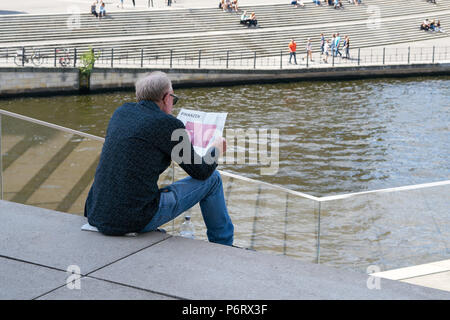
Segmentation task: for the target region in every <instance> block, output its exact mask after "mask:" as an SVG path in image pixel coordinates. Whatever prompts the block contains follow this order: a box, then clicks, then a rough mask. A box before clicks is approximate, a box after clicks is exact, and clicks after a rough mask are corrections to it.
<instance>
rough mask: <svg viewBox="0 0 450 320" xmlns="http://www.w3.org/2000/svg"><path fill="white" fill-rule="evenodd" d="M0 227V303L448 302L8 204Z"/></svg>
mask: <svg viewBox="0 0 450 320" xmlns="http://www.w3.org/2000/svg"><path fill="white" fill-rule="evenodd" d="M0 221H1V223H0V270H1V272H0V288H1V290H0V299H49V300H51V299H64V300H65V299H80V300H84V299H106V300H108V299H152V300H154V299H164V300H170V299H199V300H204V299H213V300H215V299H217V300H230V299H236V300H251V299H261V300H266V299H273V300H297V299H376V300H378V299H389V300H392V299H450V292H446V291H442V290H435V289H430V288H426V287H423V286H416V285H412V284H408V283H402V282H398V281H393V280H389V279H380V280H379V281H378V280H376V279H374V278H369V276H368V275H365V274H361V273H357V272H352V271H345V270H341V269H334V268H330V267H326V266H323V265H317V264H309V263H304V262H301V261H298V260H295V259H292V258H289V257H286V256H279V255H270V254H265V253H261V252H254V251H249V250H244V249H239V248H231V247H226V246H222V245H217V244H212V243H209V242H206V241H202V240H190V239H185V238H181V237H177V236H171V235H168V234H165V233H161V232H152V233H147V234H141V235H139V236H137V237H107V236H104V235H102V234H100V233H97V232H89V231H81V230H80V227H81V226H82V225H83V224H84V223H85V222H86V219H85V218H84V217H81V216H76V215H71V214H66V213H62V212H56V211H51V210H47V209H41V208H37V207H31V206H25V205H21V204H17V203H13V202H7V201H0ZM377 279H378V278H377ZM368 283H369V284H368ZM370 288H371V289H370Z"/></svg>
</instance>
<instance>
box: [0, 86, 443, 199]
mask: <svg viewBox="0 0 450 320" xmlns="http://www.w3.org/2000/svg"><path fill="white" fill-rule="evenodd" d="M176 92H177V94H178V95H179V96H180V98H181V100H180V102H179V103H178V104H177V108H178V110H179V108H181V107H183V108H188V109H189V108H191V109H201V110H204V111H220V112H228V118H227V123H226V128H232V129H239V128H242V129H245V130H248V129H249V128H254V129H259V128H266V129H269V130H270V129H279V132H280V163H279V170H278V173H277V174H276V175H273V176H262V175H260V169H261V167H264V166H263V165H261V164H257V165H250V164H245V165H237V164H233V165H230V164H224V165H223V166H222V169H223V170H226V171H231V172H234V173H238V174H242V175H245V176H247V177H250V178H254V179H258V180H264V181H266V182H269V183H274V184H278V185H283V186H285V187H287V188H290V189H293V190H297V191H301V192H305V193H308V194H312V195H317V196H324V195H332V194H340V193H347V192H357V191H363V190H373V189H379V188H386V187H394V186H401V185H410V184H417V183H424V182H431V181H438V180H445V179H449V176H450V174H449V173H450V170H449V169H450V157H449V155H450V139H449V127H448V124H449V120H450V108H449V106H450V78H448V77H441V78H439V79H432V78H414V79H402V80H392V79H388V80H386V79H378V80H365V81H341V82H316V81H315V82H310V83H308V82H300V83H288V84H272V85H248V86H233V87H225V88H220V87H216V88H194V89H180V90H176ZM133 99H134V94H133V92H118V93H107V94H98V95H86V96H61V97H51V98H24V99H12V100H3V101H0V105H1V108H3V109H6V110H9V111H13V112H17V113H21V114H25V115H28V116H31V117H35V118H38V119H42V120H45V121H49V122H52V123H57V124H59V125H62V126H67V127H70V128H73V129H76V130H80V131H84V132H88V133H91V134H95V135H99V136H104V135H105V131H106V127H107V124H108V121H109V118H110V116H111V115H112V113H113V111H114V110H115V109H116V108H117V107H118V106H120V105H121V104H122V103H123V102H125V101H130V100H133ZM174 113H175V114H176V113H177V109H175V111H174ZM269 149H270V147H269Z"/></svg>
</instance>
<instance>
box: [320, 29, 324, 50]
mask: <svg viewBox="0 0 450 320" xmlns="http://www.w3.org/2000/svg"><path fill="white" fill-rule="evenodd" d="M324 47H325V36H324V35H323V33H321V34H320V54H321V55H323V53H324Z"/></svg>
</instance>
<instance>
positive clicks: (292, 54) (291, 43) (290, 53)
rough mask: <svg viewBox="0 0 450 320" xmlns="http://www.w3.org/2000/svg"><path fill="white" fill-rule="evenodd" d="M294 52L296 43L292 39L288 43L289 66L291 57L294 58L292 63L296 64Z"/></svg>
mask: <svg viewBox="0 0 450 320" xmlns="http://www.w3.org/2000/svg"><path fill="white" fill-rule="evenodd" d="M296 51H297V43H296V42H295V41H294V39H292V40H291V42H289V63H291V64H292V62H291V60H292V57H294V63H295V64H297V57H296Z"/></svg>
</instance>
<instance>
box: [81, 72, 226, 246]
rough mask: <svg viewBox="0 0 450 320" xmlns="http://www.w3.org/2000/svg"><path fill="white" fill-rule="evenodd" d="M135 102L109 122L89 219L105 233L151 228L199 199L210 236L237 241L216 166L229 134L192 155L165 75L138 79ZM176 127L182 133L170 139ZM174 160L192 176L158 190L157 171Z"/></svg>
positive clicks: (222, 241) (214, 239) (87, 207)
mask: <svg viewBox="0 0 450 320" xmlns="http://www.w3.org/2000/svg"><path fill="white" fill-rule="evenodd" d="M136 100H137V102H132V103H131V102H129V103H125V104H123V105H122V106H121V107H119V108H118V109H117V110H116V111H115V112H114V114H113V116H112V117H111V120H110V122H109V125H108V129H107V132H106V138H105V143H104V145H103V150H102V153H101V156H100V161H99V164H98V167H97V170H96V173H95V179H94V183H93V185H92V187H91V189H90V191H89V194H88V198H87V200H86V205H85V212H84V214H85V216H87V218H88V222H89V224H91V225H92V226H95V227H97V228H98V229H99V231H100V232H102V233H104V234H107V235H124V234H126V233H130V232H148V231H152V230H156V229H157V228H158V227H160V226H162V225H163V224H165V223H167V222H169V221H171V220H172V219H174V218H175V217H177V216H178V215H180V214H181V213H183V212H185V211H186V210H188V209H189V208H191V207H193V206H194V205H195V204H197V203H199V204H200V208H201V211H202V215H203V219H204V221H205V224H206V228H207V236H208V239H209V241H211V242H215V243H220V244H224V245H232V243H233V235H234V227H233V224H232V222H231V219H230V217H229V215H228V210H227V208H226V205H225V198H224V193H223V186H222V179H221V177H220V174H219V173H218V171H217V170H216V168H217V159H218V157H219V156H220V155H221V154H223V152H225V151H226V141H225V139H223V138H220V139H217V140H215V141H214V143H213V146H212V147H211V148H210V149H209V150H208V152H207V155H205V156H204V157H203V158H202V157H200V156H199V155H198V154H196V153H195V151H194V148H193V146H192V144H191V143H190V141H189V138H188V134H187V132H186V130H185V127H184V125H183V123H182V122H181V121H180V120H178V119H177V118H175V117H174V116H172V109H173V106H174V105H175V104H176V102H177V101H178V97H177V96H176V95H175V94H174V92H173V89H172V83H171V81H170V79H169V78H168V77H167V75H166V74H165V73H163V72H152V73H150V74H147V75H145V76H144V77H142V78H141V79H139V80H138V81H137V82H136ZM177 130H178V131H182V132H184V134H182V135H179V138H178V139H173V133H174V131H177ZM180 143H184V144H187V146H188V148H182V149H181V153H183V152H185V151H188V153H189V151H190V153H189V154H190V156H189V157H185V156H183V155H179V156H176V157H175V158H174V157H173V152H172V151H173V149H174V147H175V146H177V145H178V144H180ZM172 159H173V160H174V161H177V162H178V163H179V165H180V167H181V168H183V170H184V171H186V173H187V174H188V175H189V176H188V177H187V178H185V179H182V180H180V181H177V182H175V183H173V184H171V185H169V186H167V187H164V188H162V189H159V188H158V185H157V181H158V178H159V175H160V174H161V173H163V172H164V171H165V170H166V169H167V168H168V166H169V165H170V163H171V160H172ZM211 159H212V160H213V161H211Z"/></svg>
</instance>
